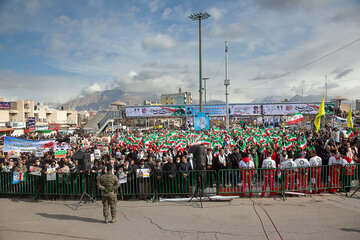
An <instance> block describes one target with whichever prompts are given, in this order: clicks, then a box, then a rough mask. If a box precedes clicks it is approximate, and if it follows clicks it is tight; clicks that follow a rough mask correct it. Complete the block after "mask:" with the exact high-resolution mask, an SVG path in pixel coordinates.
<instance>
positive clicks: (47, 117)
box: [0, 97, 78, 135]
mask: <svg viewBox="0 0 360 240" xmlns="http://www.w3.org/2000/svg"><path fill="white" fill-rule="evenodd" d="M29 118H30V119H32V121H33V119H35V129H33V130H49V129H51V128H52V127H51V126H53V125H54V124H55V125H56V130H69V129H71V128H73V129H75V128H76V127H77V126H78V113H77V111H75V110H56V109H51V108H49V107H47V106H44V105H43V104H41V103H38V104H36V105H34V101H33V100H18V101H9V102H6V101H4V99H3V98H1V97H0V133H10V134H12V135H21V134H23V133H25V132H27V131H28V128H29V129H30V130H31V128H30V127H29V125H28V122H29ZM30 122H31V121H30Z"/></svg>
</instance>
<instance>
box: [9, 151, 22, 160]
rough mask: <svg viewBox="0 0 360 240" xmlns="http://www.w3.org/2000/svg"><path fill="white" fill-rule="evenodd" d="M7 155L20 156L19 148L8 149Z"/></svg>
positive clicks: (10, 156) (11, 156)
mask: <svg viewBox="0 0 360 240" xmlns="http://www.w3.org/2000/svg"><path fill="white" fill-rule="evenodd" d="M8 157H9V158H18V157H20V151H19V150H11V151H8Z"/></svg>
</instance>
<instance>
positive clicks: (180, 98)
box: [160, 88, 192, 105]
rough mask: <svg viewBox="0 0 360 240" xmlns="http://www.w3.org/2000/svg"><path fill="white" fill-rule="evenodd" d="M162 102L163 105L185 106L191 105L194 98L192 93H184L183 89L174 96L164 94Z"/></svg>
mask: <svg viewBox="0 0 360 240" xmlns="http://www.w3.org/2000/svg"><path fill="white" fill-rule="evenodd" d="M160 102H161V104H163V105H173V104H174V105H176V104H178V105H184V104H191V103H192V98H191V93H190V92H182V91H181V88H180V89H179V92H178V93H174V94H162V95H161V98H160Z"/></svg>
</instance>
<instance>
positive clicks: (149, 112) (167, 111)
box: [125, 106, 185, 117]
mask: <svg viewBox="0 0 360 240" xmlns="http://www.w3.org/2000/svg"><path fill="white" fill-rule="evenodd" d="M125 112H126V117H167V116H183V115H184V114H185V109H184V107H179V106H174V107H158V106H156V107H155V106H151V107H145V106H143V107H126V110H125Z"/></svg>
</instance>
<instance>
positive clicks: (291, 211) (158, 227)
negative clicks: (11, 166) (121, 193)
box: [0, 194, 360, 240]
mask: <svg viewBox="0 0 360 240" xmlns="http://www.w3.org/2000/svg"><path fill="white" fill-rule="evenodd" d="M98 203H99V205H100V206H97V205H96V204H86V205H82V206H81V207H80V208H78V209H77V210H76V211H75V210H74V209H75V205H76V202H75V201H43V200H41V201H38V202H32V201H30V200H28V199H15V198H14V199H0V206H1V207H0V239H4V240H5V239H37V240H41V239H51V240H56V239H87V240H95V239H207V240H208V239H216V240H218V239H267V237H268V239H281V238H282V239H302V240H303V239H326V240H331V239H343V240H345V239H356V240H358V239H360V198H358V197H355V198H352V199H350V198H346V197H345V196H344V195H340V194H337V195H327V196H308V197H291V198H288V199H287V200H286V201H282V200H281V199H280V198H276V199H272V198H271V199H267V198H265V199H258V198H257V199H254V200H251V199H247V198H245V199H235V200H232V201H231V202H218V201H216V202H205V203H204V208H202V209H201V208H199V204H198V203H193V202H192V203H187V202H176V203H175V202H156V203H151V202H145V201H138V200H136V201H135V200H134V201H120V202H119V203H118V207H117V209H118V218H119V222H117V223H108V224H104V223H103V217H102V207H101V202H100V201H98ZM254 207H255V209H254ZM255 210H256V211H255ZM276 229H277V230H276ZM280 236H281V237H280Z"/></svg>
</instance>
